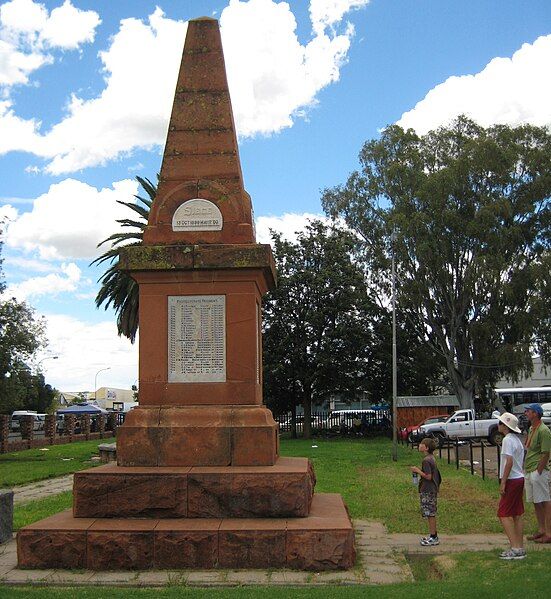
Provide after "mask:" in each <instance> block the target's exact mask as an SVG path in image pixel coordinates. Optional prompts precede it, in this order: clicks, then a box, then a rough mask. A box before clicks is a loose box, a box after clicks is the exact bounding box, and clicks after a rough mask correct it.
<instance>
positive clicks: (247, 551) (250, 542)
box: [218, 518, 286, 568]
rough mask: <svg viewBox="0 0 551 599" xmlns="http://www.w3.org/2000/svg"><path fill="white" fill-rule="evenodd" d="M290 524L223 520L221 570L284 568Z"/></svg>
mask: <svg viewBox="0 0 551 599" xmlns="http://www.w3.org/2000/svg"><path fill="white" fill-rule="evenodd" d="M285 528H286V521H285V520H275V519H274V520H270V519H264V518H263V519H257V520H253V519H246V520H245V519H244V520H222V524H221V525H220V531H219V533H218V563H219V565H220V567H221V568H283V567H284V566H285V562H286V553H285V545H286V542H285V537H286V532H285Z"/></svg>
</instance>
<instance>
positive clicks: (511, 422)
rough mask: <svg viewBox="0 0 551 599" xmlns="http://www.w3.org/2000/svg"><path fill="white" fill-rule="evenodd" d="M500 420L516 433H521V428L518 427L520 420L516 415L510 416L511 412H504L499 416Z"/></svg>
mask: <svg viewBox="0 0 551 599" xmlns="http://www.w3.org/2000/svg"><path fill="white" fill-rule="evenodd" d="M498 420H499V421H500V422H503V424H504V425H505V426H506V427H508V428H510V429H511V430H512V431H514V432H515V433H520V432H521V431H520V428H519V427H518V418H517V417H516V416H515V415H514V414H510V413H509V412H504V413H503V414H501V415H500V416H498Z"/></svg>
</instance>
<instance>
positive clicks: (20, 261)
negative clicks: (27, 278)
mask: <svg viewBox="0 0 551 599" xmlns="http://www.w3.org/2000/svg"><path fill="white" fill-rule="evenodd" d="M3 266H4V268H6V269H7V268H18V269H22V270H25V271H27V272H55V271H56V270H57V269H58V267H57V266H55V265H54V264H52V263H51V262H44V261H43V260H34V259H32V258H23V257H21V256H6V257H5V258H4V264H3Z"/></svg>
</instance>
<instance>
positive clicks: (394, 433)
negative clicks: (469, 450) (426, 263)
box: [390, 229, 398, 462]
mask: <svg viewBox="0 0 551 599" xmlns="http://www.w3.org/2000/svg"><path fill="white" fill-rule="evenodd" d="M395 240H396V232H395V231H394V229H393V230H392V235H391V236H390V244H391V251H392V275H391V276H392V461H394V462H396V461H398V409H397V406H396V400H397V396H398V365H397V351H396V265H395V260H394V242H395Z"/></svg>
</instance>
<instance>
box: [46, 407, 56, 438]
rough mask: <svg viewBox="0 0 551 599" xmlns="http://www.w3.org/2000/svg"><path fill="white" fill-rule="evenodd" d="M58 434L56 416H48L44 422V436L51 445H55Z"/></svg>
mask: <svg viewBox="0 0 551 599" xmlns="http://www.w3.org/2000/svg"><path fill="white" fill-rule="evenodd" d="M56 432H57V431H56V415H55V414H48V415H47V416H46V421H45V422H44V436H45V437H46V439H48V442H49V443H50V445H54V444H55V437H56Z"/></svg>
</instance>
